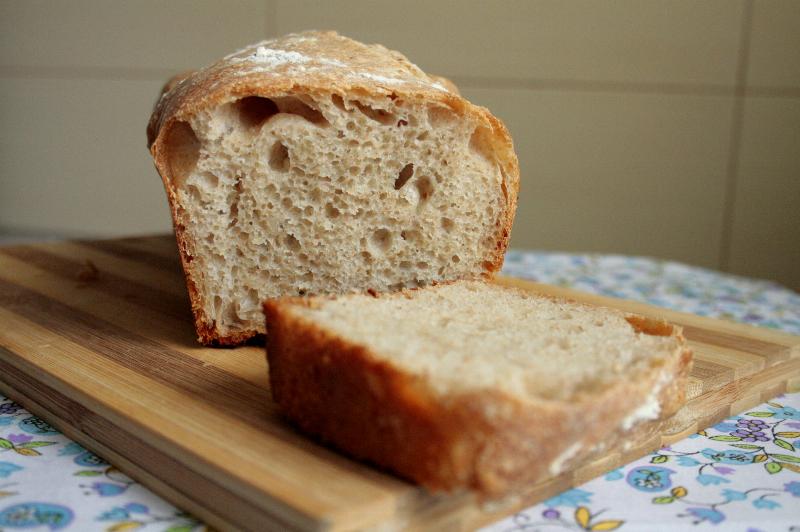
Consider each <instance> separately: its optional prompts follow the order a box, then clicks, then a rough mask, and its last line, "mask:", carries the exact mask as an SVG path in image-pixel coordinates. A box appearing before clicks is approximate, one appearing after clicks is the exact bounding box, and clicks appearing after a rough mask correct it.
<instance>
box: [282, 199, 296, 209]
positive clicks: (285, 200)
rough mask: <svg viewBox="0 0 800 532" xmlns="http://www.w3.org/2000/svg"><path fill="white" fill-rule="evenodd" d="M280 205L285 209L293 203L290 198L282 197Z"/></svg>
mask: <svg viewBox="0 0 800 532" xmlns="http://www.w3.org/2000/svg"><path fill="white" fill-rule="evenodd" d="M281 205H283V206H284V207H286V208H287V209H289V208H291V207H292V205H293V203H292V200H291V198H283V199H282V200H281Z"/></svg>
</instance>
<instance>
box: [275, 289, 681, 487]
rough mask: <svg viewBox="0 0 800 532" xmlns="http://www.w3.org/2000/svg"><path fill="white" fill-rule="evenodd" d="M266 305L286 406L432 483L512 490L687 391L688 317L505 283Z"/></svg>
mask: <svg viewBox="0 0 800 532" xmlns="http://www.w3.org/2000/svg"><path fill="white" fill-rule="evenodd" d="M264 311H265V314H266V317H267V320H266V321H267V329H268V331H269V332H268V334H267V358H268V361H269V371H270V383H271V388H272V395H273V397H274V399H275V401H276V402H277V404H278V405H279V407H280V408H281V410H282V411H283V412H284V413H285V414H286V416H287V417H288V418H289V419H290V420H292V421H293V422H294V423H295V424H296V425H297V426H299V427H300V428H301V429H302V430H304V431H307V432H308V433H310V434H313V435H316V436H318V437H319V438H321V439H322V440H323V441H326V442H329V443H331V444H333V445H334V446H335V447H337V448H339V449H340V450H342V451H344V452H346V453H348V454H350V455H352V456H354V457H356V458H359V459H364V460H367V461H370V462H372V463H374V464H377V465H379V466H382V467H384V468H386V469H389V470H391V471H394V472H395V473H397V474H398V475H400V476H402V477H404V478H407V479H410V480H412V481H415V482H417V483H419V484H422V485H424V486H426V487H427V488H429V489H431V490H434V491H439V490H443V491H453V490H457V489H461V488H467V489H471V490H474V491H476V492H477V493H479V494H480V495H481V496H483V497H484V498H495V497H499V496H502V495H504V494H507V493H508V492H509V491H510V490H512V489H513V488H514V487H518V486H520V485H523V484H529V483H532V482H536V481H537V480H541V479H543V478H545V477H548V476H553V475H556V474H558V473H559V472H561V471H563V470H564V469H565V468H566V467H568V466H569V464H570V463H574V462H576V461H579V460H581V459H582V458H583V457H585V456H587V454H588V453H590V452H591V450H592V448H594V447H597V446H600V445H602V443H603V442H604V441H606V440H608V439H613V438H614V437H615V436H617V435H619V434H620V433H624V432H625V431H628V430H629V429H631V428H632V427H633V426H635V425H637V424H638V423H641V422H645V421H653V420H656V419H658V418H660V417H665V416H669V415H671V414H673V413H674V412H675V411H676V410H677V409H678V408H679V407H680V406H681V405H682V404H683V402H684V401H685V389H686V383H687V377H688V372H689V368H690V365H691V352H690V351H689V349H688V348H687V346H686V342H685V340H684V338H683V336H682V335H681V331H680V329H678V328H677V327H674V326H672V325H669V324H667V323H665V322H661V321H657V320H651V319H648V318H644V317H641V316H634V315H626V314H623V313H621V312H618V311H615V310H611V309H606V308H599V307H590V306H587V305H583V304H578V303H574V302H569V301H565V300H559V299H554V298H549V297H543V296H537V295H533V294H531V293H528V292H524V291H521V290H517V289H513V288H504V287H500V286H498V285H495V284H492V283H485V282H480V281H458V282H454V283H448V284H442V285H438V286H432V287H428V288H422V289H416V290H404V291H401V292H397V293H394V294H383V295H379V294H376V295H369V294H364V295H347V296H340V297H314V298H305V299H303V298H290V299H285V300H279V301H271V302H267V303H265V304H264Z"/></svg>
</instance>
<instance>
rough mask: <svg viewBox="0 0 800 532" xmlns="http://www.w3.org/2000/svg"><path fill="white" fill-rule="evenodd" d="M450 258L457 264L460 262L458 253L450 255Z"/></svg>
mask: <svg viewBox="0 0 800 532" xmlns="http://www.w3.org/2000/svg"><path fill="white" fill-rule="evenodd" d="M450 260H452V261H453V262H455V263H456V264H458V263H459V262H461V257H459V256H458V255H453V256H452V257H450Z"/></svg>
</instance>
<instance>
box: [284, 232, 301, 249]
mask: <svg viewBox="0 0 800 532" xmlns="http://www.w3.org/2000/svg"><path fill="white" fill-rule="evenodd" d="M285 242H286V247H288V248H289V249H291V250H292V251H297V250H298V249H300V241H299V240H297V238H295V236H294V235H286V240H285Z"/></svg>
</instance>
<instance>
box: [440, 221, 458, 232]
mask: <svg viewBox="0 0 800 532" xmlns="http://www.w3.org/2000/svg"><path fill="white" fill-rule="evenodd" d="M455 225H456V224H455V222H454V221H453V220H451V219H450V218H447V217H442V229H444V230H445V231H446V232H448V233H449V232H450V231H452V230H453V228H454V227H455Z"/></svg>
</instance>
